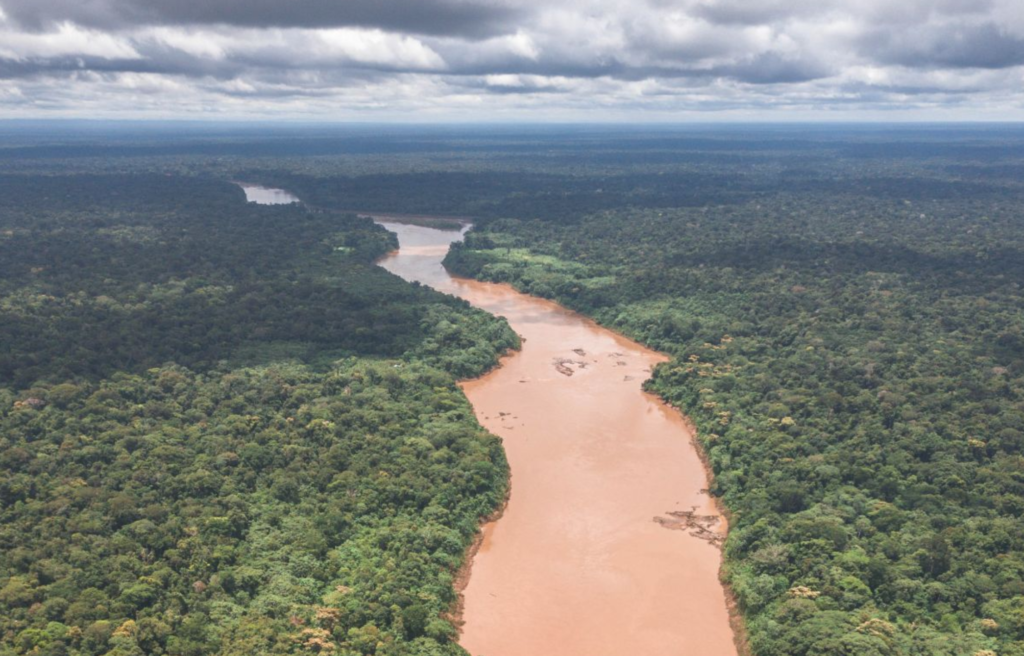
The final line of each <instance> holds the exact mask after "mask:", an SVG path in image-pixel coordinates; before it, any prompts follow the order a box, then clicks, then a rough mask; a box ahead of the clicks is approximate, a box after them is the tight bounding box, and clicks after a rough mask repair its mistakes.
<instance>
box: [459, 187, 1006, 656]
mask: <svg viewBox="0 0 1024 656" xmlns="http://www.w3.org/2000/svg"><path fill="white" fill-rule="evenodd" d="M914 182H915V184H908V185H907V186H906V187H905V188H904V190H905V196H904V197H901V196H900V195H898V194H879V193H858V191H859V189H858V188H859V187H861V186H862V185H863V181H857V180H853V181H851V183H850V185H849V190H848V191H847V192H845V193H822V192H821V191H819V190H816V189H813V188H811V189H800V187H801V185H794V186H793V187H796V189H794V188H793V187H791V186H788V185H779V187H778V188H777V189H776V190H774V191H772V192H764V193H759V194H757V195H756V196H755V197H754V198H752V199H749V200H745V201H743V202H738V203H730V204H728V205H716V204H713V203H709V204H708V205H705V206H702V207H694V208H667V207H666V208H659V209H657V210H653V209H645V208H629V209H623V210H614V211H604V212H597V213H588V214H583V215H579V214H578V215H574V216H572V217H566V220H539V219H533V220H524V219H511V218H506V219H497V220H486V221H481V222H480V224H479V225H478V226H477V228H475V229H474V231H473V232H471V233H470V234H469V236H468V238H467V240H466V246H465V247H461V248H460V247H458V245H457V247H456V248H455V249H453V251H452V252H451V253H450V254H449V257H448V259H447V260H446V265H447V266H448V267H449V268H450V269H452V270H454V271H455V272H456V273H460V274H463V275H470V276H474V277H478V278H481V279H485V280H493V281H507V282H511V283H513V284H514V285H516V286H517V287H519V288H520V289H523V290H525V291H528V292H530V293H533V294H537V295H541V296H545V297H550V298H555V299H558V300H559V301H560V302H562V303H564V304H566V305H568V306H570V307H573V308H575V309H578V310H580V311H582V312H584V313H586V314H589V315H592V316H594V317H595V318H597V319H598V320H599V321H600V322H602V323H604V324H605V325H608V326H611V327H614V328H615V329H618V330H621V331H622V332H624V333H626V334H628V335H630V336H633V337H635V338H637V339H639V340H640V341H642V342H644V343H646V344H649V345H652V346H654V347H656V348H658V349H660V350H662V351H664V352H666V353H669V354H670V355H671V356H672V361H671V362H670V363H667V364H664V365H661V366H659V367H658V368H657V370H656V372H655V375H654V377H653V380H652V381H650V383H649V388H650V389H651V390H652V391H655V392H657V393H658V394H659V395H661V396H662V397H663V398H665V399H666V400H668V401H669V402H671V403H673V404H675V405H677V406H679V407H680V408H682V409H683V410H684V411H685V412H686V413H687V414H689V415H690V416H691V417H692V418H693V419H694V420H695V421H696V423H697V425H698V427H699V433H700V435H699V439H700V441H701V444H702V445H703V447H704V449H705V451H706V453H707V455H708V458H709V462H710V464H711V466H712V468H713V470H714V473H715V476H716V478H715V482H714V486H713V490H712V493H713V494H715V495H718V496H720V497H721V498H722V499H723V501H724V502H725V505H726V506H727V507H728V508H729V509H730V510H731V511H732V515H733V524H732V527H731V532H730V535H729V539H728V542H727V545H726V565H725V577H726V579H727V581H728V582H729V584H730V585H731V588H732V590H733V592H734V594H735V596H736V598H737V601H738V603H739V607H740V609H741V611H742V613H743V615H744V617H745V619H746V625H747V628H748V632H749V642H750V647H751V649H752V651H753V653H755V654H758V655H760V656H774V655H782V654H794V655H801V656H820V655H823V654H835V655H840V654H858V655H861V654H877V655H879V656H881V655H889V654H920V655H922V656H924V655H935V654H950V655H953V654H957V655H959V654H990V653H998V654H1005V655H1011V654H1024V582H1022V581H1024V519H1022V513H1024V292H1022V284H1024V218H1022V216H1021V213H1020V207H1021V201H1022V200H1024V197H1022V194H1021V193H1020V191H1019V190H1017V189H1015V188H1012V187H1007V188H1003V189H988V190H979V189H976V188H973V187H971V188H968V189H966V190H965V189H964V188H961V187H958V185H959V184H960V183H956V182H946V181H943V180H941V179H939V180H936V179H928V178H918V179H915V181H914ZM891 186H893V187H895V184H893V185H891ZM985 650H993V651H985Z"/></svg>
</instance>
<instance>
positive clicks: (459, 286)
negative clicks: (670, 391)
mask: <svg viewBox="0 0 1024 656" xmlns="http://www.w3.org/2000/svg"><path fill="white" fill-rule="evenodd" d="M386 227H388V228H389V229H392V230H395V231H396V232H398V233H399V241H400V243H401V244H402V247H401V248H400V250H399V252H398V254H396V255H394V256H392V257H389V258H385V260H384V261H382V263H381V264H382V265H383V266H385V268H388V269H389V270H391V271H392V272H394V273H397V274H398V275H401V276H402V277H405V278H406V279H410V280H416V281H418V282H421V283H423V284H427V285H430V286H432V287H434V288H436V289H439V290H440V291H444V292H447V293H452V294H455V295H457V296H460V297H462V298H465V299H466V300H469V301H470V302H471V303H472V304H473V305H475V306H477V307H480V308H482V309H485V310H487V311H490V312H492V313H494V314H498V315H502V316H505V317H506V318H507V319H508V320H509V322H510V324H511V325H512V326H513V328H514V329H515V330H516V332H518V333H520V334H521V335H523V336H524V337H525V338H526V339H525V344H524V347H523V351H522V352H520V353H519V354H515V355H512V356H511V357H509V358H506V359H504V360H503V366H501V368H499V369H496V370H494V371H492V372H490V373H488V374H486V375H485V376H483V377H481V378H479V379H476V380H472V381H466V382H464V383H463V384H462V387H463V390H464V391H465V392H466V395H467V396H468V397H469V398H470V401H471V403H472V405H473V408H474V412H475V413H476V414H477V418H478V420H479V421H480V423H481V424H482V425H484V426H485V427H486V428H487V429H488V430H490V431H491V432H493V433H495V434H497V435H499V436H501V437H502V438H503V440H504V445H505V449H506V453H507V455H508V459H509V463H510V467H511V470H512V473H513V476H514V477H515V481H516V483H515V488H514V490H512V494H511V497H510V499H509V502H508V504H507V506H506V507H505V509H504V514H503V515H502V516H501V517H502V519H501V521H497V522H489V523H486V524H485V525H484V526H483V527H482V529H481V534H480V537H479V539H478V541H477V542H476V544H475V545H474V546H473V549H474V550H475V553H472V554H467V562H466V565H465V567H464V569H463V572H464V573H465V574H469V573H470V572H471V574H472V575H471V576H469V578H468V581H466V587H465V589H464V590H463V595H464V597H463V598H464V607H463V609H462V610H463V613H462V620H463V621H464V623H463V625H462V630H463V631H462V638H461V640H460V642H461V644H462V645H463V646H464V647H465V648H467V649H468V650H469V651H470V652H471V653H474V654H479V653H485V654H488V656H519V655H525V654H535V653H542V652H543V653H552V652H554V653H587V654H593V655H595V656H596V655H603V654H607V655H612V654H616V655H617V654H621V653H636V652H642V653H645V654H655V655H665V656H669V655H678V654H679V653H680V650H681V649H684V648H685V649H687V650H696V651H697V652H699V653H706V654H723V655H729V654H735V653H737V652H738V649H737V647H736V646H735V645H734V633H733V631H732V628H731V626H730V613H729V608H728V603H727V600H726V594H725V591H724V590H723V588H722V586H721V583H720V581H719V575H718V574H719V568H720V565H721V553H720V551H719V550H718V548H716V547H715V546H714V545H713V544H711V542H710V541H708V540H707V539H706V537H707V536H706V535H705V536H704V538H703V539H702V538H701V537H700V536H695V535H691V533H693V531H677V530H667V529H666V528H665V527H664V526H663V525H662V524H660V523H659V522H658V521H657V519H656V518H659V517H664V516H666V515H669V516H671V514H672V513H676V512H678V513H681V514H684V515H685V514H686V513H687V512H690V513H696V514H697V515H700V516H702V517H706V516H714V517H722V515H721V513H720V512H719V511H718V509H717V508H716V507H715V505H714V502H713V500H712V499H710V498H709V497H708V496H707V495H706V494H702V490H703V489H705V488H706V487H707V486H708V483H707V482H706V481H707V479H706V476H705V470H704V464H703V463H702V462H701V459H700V457H699V456H698V454H697V452H696V445H695V444H694V440H693V439H692V435H691V434H690V433H689V432H688V430H687V427H686V425H685V423H684V421H683V417H682V415H681V414H680V413H679V412H678V411H677V410H675V409H674V408H672V407H669V406H667V405H665V404H663V403H662V402H661V401H660V399H657V398H655V397H654V396H653V395H650V394H646V393H644V392H643V391H642V390H641V383H642V381H643V380H644V379H646V378H647V377H648V376H649V375H650V371H651V369H652V368H653V366H654V365H655V364H657V363H658V362H661V361H664V360H665V357H664V356H662V355H661V354H657V353H655V352H653V351H650V350H649V349H645V348H643V347H642V346H640V345H638V344H636V343H635V342H632V341H630V340H627V339H625V338H624V337H622V336H620V335H617V334H614V333H612V332H611V331H608V330H606V329H604V328H601V327H600V326H598V325H597V324H596V323H594V322H593V321H591V320H589V319H587V318H585V317H582V316H581V315H578V314H576V313H574V312H571V311H569V310H566V309H565V308H562V307H561V306H559V305H557V304H555V303H553V302H550V301H545V300H543V299H538V298H534V297H529V296H526V295H523V294H520V293H519V292H517V291H515V290H514V289H512V288H511V287H509V286H507V285H494V284H491V283H480V282H477V281H472V280H466V279H457V278H453V277H452V276H450V275H448V273H447V272H446V271H445V270H444V269H443V267H442V266H441V264H440V262H441V260H442V259H443V258H444V255H445V253H446V252H447V249H448V245H449V244H450V243H451V242H452V241H454V240H455V239H457V238H458V237H459V234H460V233H440V232H439V231H436V230H429V229H427V228H421V227H416V226H408V225H405V226H402V225H397V224H387V225H386ZM680 438H684V439H680ZM719 530H721V531H723V535H724V530H725V521H724V518H723V519H722V520H721V523H720V525H719ZM695 653H696V652H695Z"/></svg>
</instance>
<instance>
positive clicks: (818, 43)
mask: <svg viewBox="0 0 1024 656" xmlns="http://www.w3.org/2000/svg"><path fill="white" fill-rule="evenodd" d="M1019 1H1020V0H902V1H901V2H893V1H892V0H763V1H759V2H749V1H747V0H646V1H644V0H545V1H543V2H542V1H541V0H517V1H515V2H513V0H291V1H290V2H282V1H281V0H197V1H194V2H193V1H189V2H185V1H184V0H0V111H2V110H3V108H4V107H10V108H19V109H18V111H23V110H22V109H20V108H24V107H26V106H28V107H33V106H34V107H36V108H45V109H46V110H47V111H51V110H53V109H54V108H56V109H57V110H59V111H66V112H71V113H73V112H75V111H79V112H85V111H90V112H94V113H95V112H102V111H110V112H114V113H116V112H118V111H124V109H123V108H126V107H132V108H139V109H138V110H137V111H141V112H154V111H157V112H163V113H167V112H170V113H172V114H188V113H191V112H195V111H198V110H197V109H196V108H202V109H201V111H203V112H208V111H217V112H237V113H241V114H245V115H249V114H256V115H261V116H264V115H273V116H279V115H282V114H283V113H285V114H289V115H291V114H294V115H301V116H307V115H316V116H323V115H328V116H335V115H338V113H339V112H341V113H345V112H353V113H355V114H356V115H359V116H365V115H372V116H386V115H389V112H394V113H396V114H397V115H399V116H405V117H408V116H411V115H419V113H421V112H422V113H424V116H447V115H460V116H461V115H465V116H472V117H475V118H492V117H494V116H501V115H506V113H507V115H508V116H513V117H519V116H523V115H531V116H532V115H533V113H534V112H537V111H538V110H542V111H543V112H545V115H547V114H549V113H550V114H558V112H565V113H568V114H569V115H571V116H577V115H581V114H585V113H586V112H587V111H589V110H598V111H601V112H608V111H610V110H615V111H622V112H627V113H628V112H636V111H644V112H667V113H672V112H675V111H715V112H718V111H737V112H739V111H751V112H758V111H761V110H763V109H765V110H773V109H774V110H779V111H782V110H785V111H808V112H826V111H855V110H856V108H867V109H871V110H878V111H889V110H900V111H903V110H905V109H907V108H912V109H913V108H924V109H923V110H922V111H938V110H941V109H943V108H961V109H964V111H966V108H969V107H970V105H971V103H972V102H975V103H977V105H978V106H979V107H982V108H984V109H985V111H992V112H1001V113H1002V115H1018V114H1019V115H1021V116H1022V117H1024V91H1022V90H1021V80H1024V12H1022V11H1021V10H1020V8H1019V5H1018V3H1019ZM588 108H589V109H588ZM39 111H42V109H39ZM133 111H134V110H133Z"/></svg>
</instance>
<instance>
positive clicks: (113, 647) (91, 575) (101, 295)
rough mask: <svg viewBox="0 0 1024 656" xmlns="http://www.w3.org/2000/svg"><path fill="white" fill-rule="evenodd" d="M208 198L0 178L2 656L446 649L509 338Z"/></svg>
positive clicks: (334, 240) (502, 470)
mask: <svg viewBox="0 0 1024 656" xmlns="http://www.w3.org/2000/svg"><path fill="white" fill-rule="evenodd" d="M395 245H396V243H395V238H394V235H392V234H391V233H388V232H387V231H385V230H384V229H383V228H380V227H378V226H376V225H374V224H373V223H372V222H370V221H369V220H368V219H361V218H357V217H355V216H352V215H345V214H337V213H332V212H326V211H311V210H308V209H306V208H304V207H302V206H298V205H295V206H273V207H270V206H257V205H254V204H247V203H246V202H245V199H244V195H243V193H242V191H241V189H240V188H238V187H237V186H235V185H232V184H229V183H227V182H225V181H218V180H213V179H202V178H195V177H181V176H164V175H124V174H105V175H66V174H61V175H46V176H43V175H13V174H12V175H6V176H2V177H0V654H4V655H5V656H6V655H13V654H39V655H44V654H45V655H54V656H58V655H64V654H67V655H82V656H85V655H100V654H110V655H128V654H143V653H144V654H168V655H177V656H199V655H206V654H247V655H249V654H290V653H296V654H298V653H316V652H322V653H334V654H340V655H349V654H351V655H356V654H358V655H360V656H362V655H365V654H378V655H382V656H384V655H398V654H410V655H411V654H416V655H424V656H425V655H427V654H434V655H439V654H459V653H464V652H462V650H461V649H460V648H459V647H458V646H457V645H456V644H454V642H453V640H452V638H453V636H454V632H455V630H454V628H453V625H452V623H451V620H450V618H449V615H448V613H449V612H450V610H451V608H452V605H453V603H454V601H455V591H454V588H453V576H454V574H455V572H456V571H457V569H458V567H459V566H460V565H461V562H462V558H463V555H464V553H465V549H466V547H467V545H468V543H469V541H470V540H471V538H472V536H473V535H474V533H475V531H476V529H477V525H478V522H479V519H480V518H481V517H482V516H484V515H487V514H489V513H490V512H492V511H493V510H494V509H495V508H496V507H497V506H498V505H499V504H500V502H501V500H502V499H503V498H504V495H505V490H506V487H507V464H506V462H505V459H504V454H503V451H502V449H501V445H500V442H499V441H498V440H497V438H495V437H493V436H491V435H489V434H488V433H486V432H485V431H484V430H483V429H482V428H480V427H479V425H478V424H477V423H476V421H475V419H474V417H473V413H472V410H471V408H470V407H469V405H468V403H467V401H466V399H465V397H464V396H463V395H462V393H461V391H460V390H459V389H458V387H457V386H456V385H455V379H456V378H457V377H465V376H471V375H477V374H479V373H481V372H483V371H484V370H486V369H487V368H489V367H491V366H493V365H494V364H495V363H496V361H497V357H498V356H499V355H500V354H501V352H503V351H504V350H506V349H508V348H512V347H516V346H517V345H518V340H517V338H516V336H515V335H514V334H513V333H512V332H511V330H510V329H509V328H508V326H507V324H505V323H504V322H501V321H499V320H497V319H494V318H493V317H490V316H489V315H486V314H484V313H482V312H478V311H475V310H472V309H471V308H469V307H468V305H466V304H465V303H463V302H461V301H458V300H456V299H454V298H451V297H446V296H443V295H441V294H438V293H436V292H433V291H432V290H429V289H427V288H424V287H420V286H417V285H411V284H408V283H406V282H404V281H402V280H400V279H399V278H397V277H395V276H392V275H391V274H388V273H386V272H385V271H383V270H382V269H380V268H379V267H376V266H375V265H373V261H374V259H375V258H377V257H378V256H380V255H382V254H383V253H385V252H387V251H389V250H391V249H392V248H394V247H395Z"/></svg>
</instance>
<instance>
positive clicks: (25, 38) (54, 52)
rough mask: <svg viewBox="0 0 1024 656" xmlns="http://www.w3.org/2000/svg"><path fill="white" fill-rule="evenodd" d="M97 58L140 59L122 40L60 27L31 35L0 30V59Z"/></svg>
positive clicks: (6, 29)
mask: <svg viewBox="0 0 1024 656" xmlns="http://www.w3.org/2000/svg"><path fill="white" fill-rule="evenodd" d="M66 56H79V57H98V58H101V59H139V58H140V57H141V55H140V54H139V53H138V52H137V51H136V50H135V48H133V47H132V45H131V44H130V43H129V42H128V41H127V40H126V39H124V38H122V37H120V36H117V35H113V34H107V33H104V32H98V31H96V30H87V29H84V28H81V27H78V26H77V25H74V24H72V23H61V24H60V25H58V26H57V29H56V31H52V32H42V33H31V32H20V31H17V30H16V29H12V28H11V27H5V28H4V29H3V30H0V57H2V58H5V59H14V60H24V59H28V58H37V57H38V58H47V57H66Z"/></svg>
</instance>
